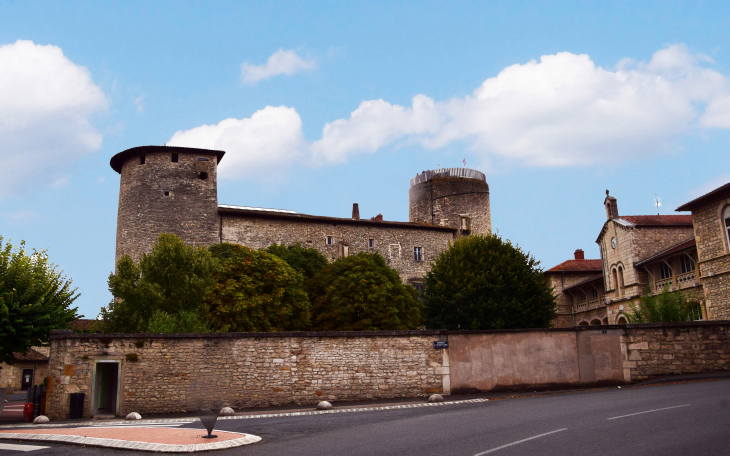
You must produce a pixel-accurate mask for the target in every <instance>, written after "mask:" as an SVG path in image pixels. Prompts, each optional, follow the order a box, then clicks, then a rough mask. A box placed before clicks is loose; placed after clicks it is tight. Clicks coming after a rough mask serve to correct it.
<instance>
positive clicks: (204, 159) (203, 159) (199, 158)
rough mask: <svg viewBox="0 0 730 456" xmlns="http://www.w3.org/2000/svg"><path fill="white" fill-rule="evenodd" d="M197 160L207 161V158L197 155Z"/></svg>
mask: <svg viewBox="0 0 730 456" xmlns="http://www.w3.org/2000/svg"><path fill="white" fill-rule="evenodd" d="M198 161H199V162H207V161H208V159H207V158H205V157H198Z"/></svg>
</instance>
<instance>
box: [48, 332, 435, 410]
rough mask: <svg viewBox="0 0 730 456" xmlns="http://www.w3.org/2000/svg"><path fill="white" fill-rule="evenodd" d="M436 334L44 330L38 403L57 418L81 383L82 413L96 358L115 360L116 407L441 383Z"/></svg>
mask: <svg viewBox="0 0 730 456" xmlns="http://www.w3.org/2000/svg"><path fill="white" fill-rule="evenodd" d="M439 334H440V332H439V331H397V332H390V331H384V332H368V333H362V332H330V333H227V334H74V333H70V332H64V333H62V332H54V333H53V334H52V335H51V359H50V376H51V377H52V385H53V386H52V388H51V389H50V390H49V394H48V403H47V412H48V414H49V416H50V418H51V419H63V418H66V417H67V416H68V410H69V399H70V397H69V394H70V393H77V392H84V393H86V394H85V398H84V416H91V414H92V406H93V405H92V402H93V400H92V398H93V396H94V394H98V392H97V391H95V386H94V385H93V383H94V382H93V377H94V372H95V370H96V368H97V366H98V365H99V364H100V361H101V362H110V361H116V362H118V363H119V365H120V366H121V367H120V370H121V381H120V382H119V385H120V391H119V395H118V398H119V409H118V412H117V414H119V415H121V416H124V415H126V414H127V413H129V412H132V411H136V412H139V413H141V414H143V415H145V414H151V413H175V412H185V411H194V410H200V409H202V408H213V407H222V406H230V407H234V408H244V407H257V406H273V405H284V404H316V403H317V402H319V401H321V400H330V401H346V400H364V399H381V398H397V397H415V396H425V395H427V394H430V393H443V392H445V391H444V387H443V383H444V382H443V379H444V375H445V372H444V369H443V362H444V354H443V352H444V350H442V349H438V350H435V349H434V348H433V341H435V340H438V338H439ZM446 374H448V372H446ZM446 392H448V391H446Z"/></svg>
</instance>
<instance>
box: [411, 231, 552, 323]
mask: <svg viewBox="0 0 730 456" xmlns="http://www.w3.org/2000/svg"><path fill="white" fill-rule="evenodd" d="M538 265H539V262H537V261H535V259H534V258H533V257H531V256H530V255H529V254H528V253H525V252H523V251H522V250H521V249H520V248H519V247H515V246H513V245H512V244H511V243H510V242H509V241H507V242H505V241H503V240H502V239H501V238H500V237H499V236H498V235H496V234H492V235H488V236H469V237H462V238H459V239H457V240H456V241H455V242H454V243H453V244H451V245H450V246H449V248H448V249H446V250H444V251H443V252H441V253H440V254H439V256H438V257H437V258H436V260H435V261H434V262H433V263H432V265H431V270H430V271H429V272H428V274H427V275H426V291H425V293H424V302H425V304H426V326H427V327H429V328H438V329H450V330H457V329H462V330H469V329H502V328H505V329H513V328H545V327H547V326H549V325H550V323H551V321H552V319H553V317H554V315H555V306H556V301H555V297H554V296H553V293H552V290H551V289H550V287H549V285H548V283H547V282H546V281H545V279H544V278H543V275H542V271H541V270H540V269H539V268H538Z"/></svg>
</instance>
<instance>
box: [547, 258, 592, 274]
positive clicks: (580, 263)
mask: <svg viewBox="0 0 730 456" xmlns="http://www.w3.org/2000/svg"><path fill="white" fill-rule="evenodd" d="M601 270H602V265H601V260H568V261H563V262H562V263H560V264H559V265H557V266H555V267H552V268H550V269H548V270H547V271H545V272H593V271H601Z"/></svg>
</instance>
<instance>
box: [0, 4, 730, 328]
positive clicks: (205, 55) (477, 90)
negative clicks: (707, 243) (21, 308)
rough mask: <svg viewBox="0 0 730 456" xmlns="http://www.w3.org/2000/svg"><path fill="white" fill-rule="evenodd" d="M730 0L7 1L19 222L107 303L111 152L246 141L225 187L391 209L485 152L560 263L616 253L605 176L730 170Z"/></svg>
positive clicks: (502, 217) (9, 218) (514, 211)
mask: <svg viewBox="0 0 730 456" xmlns="http://www.w3.org/2000/svg"><path fill="white" fill-rule="evenodd" d="M729 9H730V8H729V7H728V4H727V2H674V3H667V2H656V3H652V2H625V3H620V2H611V4H610V5H609V4H608V2H541V3H530V2H527V3H522V2H504V3H502V4H498V3H496V2H473V3H471V2H412V3H402V2H399V3H398V4H395V3H377V2H368V3H367V4H361V5H354V6H353V5H352V4H350V3H348V2H323V1H319V2H311V3H304V2H302V3H296V4H295V3H293V2H287V3H275V2H271V1H267V2H260V3H253V2H248V3H244V2H239V3H234V2H182V1H175V2H163V1H156V2H149V3H141V2H131V1H128V2H110V1H109V2H11V1H4V2H2V3H0V159H2V162H3V166H2V167H0V235H2V236H3V237H4V241H7V240H8V239H12V242H13V243H17V242H19V241H20V240H21V239H24V240H25V241H26V243H27V245H28V246H30V247H35V248H38V249H41V248H45V249H48V253H49V255H50V258H51V260H52V261H53V262H54V263H56V264H57V265H59V267H60V268H61V269H63V270H64V271H65V272H66V274H67V275H68V276H69V277H71V278H72V279H73V282H74V285H75V286H77V287H78V288H79V292H80V293H81V297H80V298H79V300H78V301H77V304H78V305H79V308H80V311H81V312H82V313H83V314H85V315H86V316H87V317H94V316H96V314H97V313H98V311H99V309H100V307H101V306H103V305H106V304H107V303H108V302H109V300H110V299H111V296H110V294H109V292H108V290H107V285H106V279H107V277H108V275H109V273H110V272H111V271H112V270H113V268H114V264H113V261H114V248H115V246H114V244H115V235H116V232H115V230H116V211H117V202H118V191H119V189H118V185H119V176H118V175H117V174H116V173H115V172H114V171H113V170H112V169H111V168H110V167H109V159H110V158H111V156H112V155H114V154H115V153H117V152H119V151H122V150H124V149H127V148H129V147H134V146H139V145H147V144H163V143H168V144H176V145H190V146H204V147H212V148H223V149H224V150H226V151H227V155H226V158H225V159H224V160H223V162H222V163H221V169H220V173H221V178H220V181H219V202H220V203H221V204H235V205H248V206H262V207H273V208H281V209H291V210H295V211H297V212H303V213H311V214H317V215H331V216H344V217H347V216H349V214H350V211H351V208H352V203H355V202H357V203H359V204H360V212H361V214H362V216H363V217H365V216H367V217H370V216H374V215H376V214H377V213H382V214H383V215H384V217H385V219H387V220H407V219H408V200H407V197H408V194H407V192H408V181H409V179H410V178H411V177H412V176H414V175H415V174H416V173H417V172H420V171H421V170H423V169H433V168H437V167H438V166H443V167H452V166H460V165H461V163H462V159H464V158H466V161H467V166H469V167H473V168H476V169H479V170H481V171H483V172H485V173H486V175H487V180H488V182H489V184H490V187H491V201H492V220H493V227H494V228H495V229H497V230H498V231H499V233H500V234H501V235H502V236H503V237H505V238H509V239H510V240H512V241H513V242H516V243H518V244H519V245H520V246H521V247H522V248H523V249H525V250H528V251H530V252H531V253H532V254H533V255H534V256H535V257H536V258H537V259H538V260H540V261H541V262H542V265H543V266H544V267H551V266H553V265H555V264H557V263H559V262H561V261H563V260H565V259H568V258H571V257H572V254H573V251H574V250H575V249H577V248H582V249H584V250H585V251H586V254H587V256H588V257H590V258H597V257H598V248H597V246H596V244H595V239H596V237H597V235H598V232H599V230H600V228H601V226H602V224H603V221H604V220H605V212H604V210H603V207H602V202H603V198H604V197H605V190H606V189H610V190H611V194H612V195H614V196H616V197H617V198H618V203H619V212H620V213H622V214H627V215H628V214H632V215H633V214H651V213H655V212H656V207H655V206H654V205H653V200H654V195H655V193H656V194H657V195H658V196H659V198H661V201H662V206H661V207H660V208H659V210H660V212H661V213H663V214H669V213H674V212H673V211H674V209H675V208H676V207H677V206H679V205H680V204H682V203H684V202H686V201H688V200H690V199H692V198H693V197H695V196H697V195H698V194H701V193H703V192H704V191H708V190H710V189H712V188H714V187H716V186H719V185H721V184H724V183H727V182H728V181H730V169H728V168H729V167H728V164H729V160H728V154H729V152H728V151H730V147H729V146H730V49H729V48H728V46H727V43H730V36H728V34H729V33H730V32H729V31H730V14H729V13H730V11H729ZM226 119H229V120H226ZM206 125H207V126H208V127H205V128H203V126H206Z"/></svg>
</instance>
